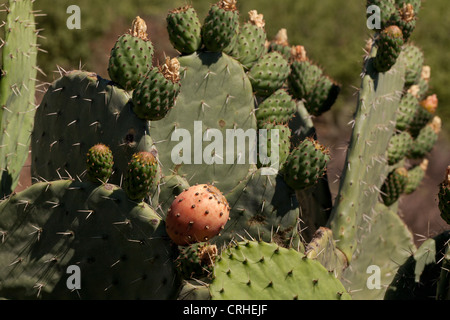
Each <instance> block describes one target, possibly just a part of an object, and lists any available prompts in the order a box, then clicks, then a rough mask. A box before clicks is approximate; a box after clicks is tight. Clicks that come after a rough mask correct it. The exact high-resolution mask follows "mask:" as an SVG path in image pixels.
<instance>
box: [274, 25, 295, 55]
mask: <svg viewBox="0 0 450 320" xmlns="http://www.w3.org/2000/svg"><path fill="white" fill-rule="evenodd" d="M268 47H269V48H268V50H269V52H272V51H278V52H279V53H281V54H282V55H283V57H284V58H285V59H286V60H288V61H289V60H290V59H291V50H292V48H291V46H290V45H289V41H288V36H287V30H286V29H285V28H281V29H280V30H278V32H277V34H276V35H275V37H274V39H273V40H272V41H270V43H269V44H268Z"/></svg>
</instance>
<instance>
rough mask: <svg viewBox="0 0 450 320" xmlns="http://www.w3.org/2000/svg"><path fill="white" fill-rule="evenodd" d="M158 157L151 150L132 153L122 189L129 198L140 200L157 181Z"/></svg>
mask: <svg viewBox="0 0 450 320" xmlns="http://www.w3.org/2000/svg"><path fill="white" fill-rule="evenodd" d="M159 173H160V172H159V164H158V159H157V158H156V157H155V155H154V154H153V153H152V152H147V151H140V152H137V153H135V154H133V156H132V158H131V160H130V162H129V163H128V169H127V172H126V175H125V180H124V190H125V192H126V193H127V195H128V197H129V198H130V199H131V200H136V201H141V200H143V199H144V198H145V197H146V196H148V195H149V194H150V191H151V190H152V189H153V188H155V187H156V186H157V185H158V183H159Z"/></svg>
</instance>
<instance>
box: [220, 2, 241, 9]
mask: <svg viewBox="0 0 450 320" xmlns="http://www.w3.org/2000/svg"><path fill="white" fill-rule="evenodd" d="M236 2H237V0H222V1H220V3H219V7H220V8H221V9H224V10H227V11H235V10H236V9H237V8H236Z"/></svg>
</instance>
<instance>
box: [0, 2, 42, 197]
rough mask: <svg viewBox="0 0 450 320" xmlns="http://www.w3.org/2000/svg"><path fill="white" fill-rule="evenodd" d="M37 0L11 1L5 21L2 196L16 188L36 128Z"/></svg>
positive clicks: (0, 80) (0, 78) (0, 93)
mask: <svg viewBox="0 0 450 320" xmlns="http://www.w3.org/2000/svg"><path fill="white" fill-rule="evenodd" d="M33 2H34V1H26V0H23V1H12V0H11V1H8V3H6V4H3V5H2V6H1V8H2V11H6V12H7V15H6V21H4V23H3V24H2V26H3V28H4V30H5V33H4V39H2V40H1V42H2V46H1V52H2V56H1V75H0V105H1V106H2V108H1V109H0V128H1V131H2V134H1V135H0V146H1V147H0V170H1V176H0V197H4V196H6V195H8V194H10V193H11V192H13V191H14V189H15V187H16V186H17V183H18V180H19V174H20V171H21V169H22V166H23V165H24V164H25V161H26V159H27V157H28V154H29V146H30V132H31V130H32V128H33V120H34V113H35V110H36V105H35V82H36V78H37V77H36V74H37V69H38V68H37V67H36V59H37V52H38V44H37V41H36V39H37V35H38V30H37V29H36V24H35V22H34V14H35V13H34V12H33Z"/></svg>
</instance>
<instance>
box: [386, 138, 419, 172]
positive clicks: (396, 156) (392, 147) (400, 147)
mask: <svg viewBox="0 0 450 320" xmlns="http://www.w3.org/2000/svg"><path fill="white" fill-rule="evenodd" d="M412 144H413V138H412V137H411V135H410V134H409V133H408V132H407V131H403V132H400V133H398V134H394V135H393V136H392V138H391V140H390V141H389V146H388V149H387V159H388V164H389V165H394V164H396V163H398V162H399V161H400V160H402V159H403V158H405V157H406V155H407V154H408V152H409V150H410V149H411V148H412Z"/></svg>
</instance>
